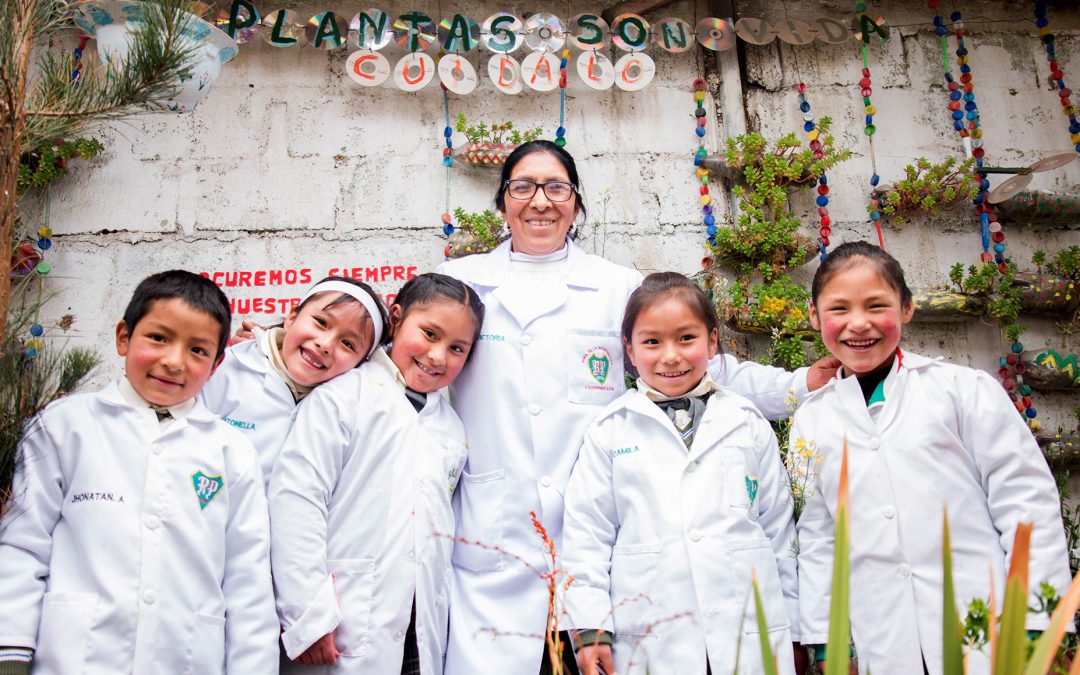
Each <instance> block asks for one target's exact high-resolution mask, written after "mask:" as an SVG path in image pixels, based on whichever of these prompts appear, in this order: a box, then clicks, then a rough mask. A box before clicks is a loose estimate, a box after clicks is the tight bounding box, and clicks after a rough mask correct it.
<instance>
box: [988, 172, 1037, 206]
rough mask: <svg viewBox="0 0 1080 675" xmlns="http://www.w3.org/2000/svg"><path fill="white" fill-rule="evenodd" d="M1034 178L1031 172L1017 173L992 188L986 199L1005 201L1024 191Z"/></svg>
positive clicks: (996, 201) (995, 201)
mask: <svg viewBox="0 0 1080 675" xmlns="http://www.w3.org/2000/svg"><path fill="white" fill-rule="evenodd" d="M1032 178H1034V176H1032V175H1031V174H1030V173H1021V174H1017V175H1015V176H1013V177H1012V178H1010V179H1009V180H1007V181H1005V182H1004V183H1002V184H1001V185H999V186H997V187H996V188H994V189H993V190H991V191H990V194H988V195H986V201H988V202H990V203H991V204H997V203H998V202H1003V201H1005V200H1006V199H1008V198H1009V197H1012V196H1014V195H1016V194H1018V193H1020V192H1022V191H1023V189H1024V188H1026V187H1027V186H1028V184H1029V183H1031V179H1032Z"/></svg>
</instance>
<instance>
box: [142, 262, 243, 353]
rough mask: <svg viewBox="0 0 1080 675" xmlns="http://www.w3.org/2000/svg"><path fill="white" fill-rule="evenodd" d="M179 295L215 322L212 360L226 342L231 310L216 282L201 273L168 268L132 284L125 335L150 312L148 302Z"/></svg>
mask: <svg viewBox="0 0 1080 675" xmlns="http://www.w3.org/2000/svg"><path fill="white" fill-rule="evenodd" d="M173 298H179V299H181V300H183V301H184V302H186V303H187V304H188V305H190V306H191V307H192V308H194V309H197V310H199V311H200V312H203V313H205V314H209V315H210V317H211V318H213V319H214V321H216V322H217V324H218V327H219V331H218V345H217V354H215V355H214V360H215V361H216V360H217V359H220V358H221V355H222V354H224V353H225V346H226V345H227V344H228V343H229V328H230V325H231V324H232V310H230V309H229V299H228V298H227V297H225V294H224V293H223V292H222V291H221V289H220V288H218V285H217V284H215V283H214V282H213V281H210V280H209V279H207V278H206V277H204V276H201V275H199V274H195V273H194V272H188V271H185V270H169V271H168V272H158V273H157V274H151V275H150V276H148V277H146V278H145V279H143V280H142V281H140V282H139V285H138V286H136V287H135V292H134V293H132V295H131V300H129V301H128V305H127V309H125V310H124V327H125V328H126V329H127V332H128V334H129V335H130V334H132V333H133V332H134V331H135V326H136V324H138V323H139V321H141V320H142V318H143V317H144V316H146V314H147V313H148V312H149V311H150V307H151V305H153V304H154V303H155V302H157V301H158V300H171V299H173Z"/></svg>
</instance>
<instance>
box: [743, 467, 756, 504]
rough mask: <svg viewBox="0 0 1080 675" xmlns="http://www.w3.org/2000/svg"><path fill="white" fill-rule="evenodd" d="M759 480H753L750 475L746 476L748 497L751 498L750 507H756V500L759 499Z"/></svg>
mask: <svg viewBox="0 0 1080 675" xmlns="http://www.w3.org/2000/svg"><path fill="white" fill-rule="evenodd" d="M757 489H758V479H757V478H751V477H750V474H746V496H747V497H749V498H750V506H753V505H754V499H756V498H757Z"/></svg>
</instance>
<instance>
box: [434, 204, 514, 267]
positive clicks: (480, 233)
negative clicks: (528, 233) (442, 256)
mask: <svg viewBox="0 0 1080 675" xmlns="http://www.w3.org/2000/svg"><path fill="white" fill-rule="evenodd" d="M454 222H456V223H457V229H456V230H455V231H454V233H453V234H452V235H450V243H449V244H448V245H447V247H446V257H448V258H461V257H464V256H467V255H472V254H474V253H487V252H488V251H490V250H491V249H493V248H495V247H496V246H498V245H499V244H501V243H502V242H503V241H504V240H505V239H506V237H507V235H505V234H503V233H502V229H503V220H502V218H501V217H500V216H499V214H497V213H495V212H494V211H492V210H490V209H486V210H484V211H479V212H470V211H466V210H464V209H462V208H460V207H459V208H456V209H454Z"/></svg>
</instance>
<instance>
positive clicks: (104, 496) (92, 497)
mask: <svg viewBox="0 0 1080 675" xmlns="http://www.w3.org/2000/svg"><path fill="white" fill-rule="evenodd" d="M79 502H116V503H118V504H123V503H124V495H117V494H113V493H112V492H76V493H75V494H73V495H71V503H72V504H78V503H79Z"/></svg>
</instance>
